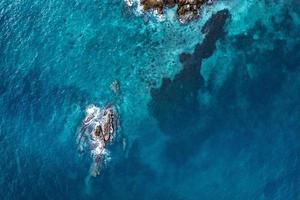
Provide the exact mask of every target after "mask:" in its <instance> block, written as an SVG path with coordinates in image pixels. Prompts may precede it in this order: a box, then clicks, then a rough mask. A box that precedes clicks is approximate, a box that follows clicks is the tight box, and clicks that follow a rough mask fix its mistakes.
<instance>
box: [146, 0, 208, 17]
mask: <svg viewBox="0 0 300 200" xmlns="http://www.w3.org/2000/svg"><path fill="white" fill-rule="evenodd" d="M140 3H141V6H142V8H143V10H144V11H149V10H154V11H156V12H157V13H158V14H163V13H164V10H165V8H173V7H176V6H177V10H176V15H177V18H178V19H179V21H180V22H181V23H187V22H189V21H190V20H192V19H195V18H196V17H197V16H198V14H199V10H200V8H201V7H202V6H203V5H205V4H212V3H213V0H141V1H140Z"/></svg>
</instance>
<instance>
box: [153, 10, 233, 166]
mask: <svg viewBox="0 0 300 200" xmlns="http://www.w3.org/2000/svg"><path fill="white" fill-rule="evenodd" d="M228 17H229V11H228V10H221V11H219V12H217V13H216V14H214V15H213V16H212V17H211V18H210V19H209V20H208V21H207V23H206V24H205V25H204V27H203V28H202V30H201V31H202V33H203V34H205V38H204V40H203V42H202V43H200V44H198V45H196V47H195V49H194V52H193V53H192V54H187V53H182V54H181V55H180V61H181V63H182V64H183V68H182V70H181V71H180V72H179V73H178V74H177V75H175V77H174V79H173V80H171V79H170V78H164V79H163V81H162V85H161V87H160V88H152V89H151V96H152V99H151V102H150V103H149V110H150V112H151V113H152V114H153V116H154V117H155V118H156V119H157V121H158V123H159V127H160V128H161V130H162V131H163V132H164V133H166V134H167V135H169V136H173V137H174V138H175V140H174V141H172V140H170V145H168V146H170V147H172V146H173V145H174V143H176V144H177V143H178V144H177V145H179V146H180V148H181V150H180V151H177V153H176V152H173V153H172V154H173V156H168V158H170V159H171V160H172V161H174V162H175V163H178V161H185V160H186V158H187V157H188V155H191V154H192V153H193V152H195V149H196V147H191V146H192V145H190V143H191V141H195V140H197V139H201V141H203V140H205V138H206V137H207V136H208V135H207V133H209V131H206V132H205V133H203V134H202V133H199V132H200V131H199V130H193V128H194V127H195V125H194V123H197V120H198V117H199V115H200V114H201V112H200V110H199V103H198V100H197V96H198V91H199V90H200V89H201V88H203V87H204V80H203V77H202V75H201V74H200V67H201V62H202V59H205V58H208V57H210V56H211V55H212V54H213V52H214V50H215V48H216V42H217V41H218V39H220V38H222V37H223V36H224V34H225V32H224V26H225V23H226V20H227V18H228ZM203 136H204V137H203ZM177 147H178V146H177ZM172 148H173V147H172ZM169 150H170V149H169ZM169 150H168V147H167V152H171V150H170V151H169Z"/></svg>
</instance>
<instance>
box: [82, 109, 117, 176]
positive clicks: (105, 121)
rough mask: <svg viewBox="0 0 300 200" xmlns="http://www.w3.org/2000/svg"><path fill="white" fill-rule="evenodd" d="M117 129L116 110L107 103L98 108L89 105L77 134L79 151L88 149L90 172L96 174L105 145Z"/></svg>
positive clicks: (104, 151) (104, 153) (103, 154)
mask: <svg viewBox="0 0 300 200" xmlns="http://www.w3.org/2000/svg"><path fill="white" fill-rule="evenodd" d="M116 129H117V111H116V109H115V107H114V106H112V105H108V106H105V107H104V108H102V109H101V108H99V107H96V106H94V105H91V106H89V107H88V108H87V110H86V117H85V118H84V120H83V122H82V125H81V127H80V130H79V131H78V135H77V141H76V142H77V145H78V149H79V151H81V152H83V151H85V150H88V151H90V154H91V156H92V159H93V163H92V165H91V169H90V174H91V175H92V176H97V175H98V174H99V168H100V165H101V163H102V162H103V159H104V157H105V155H106V154H107V149H106V147H107V145H108V144H109V143H110V142H112V141H113V139H114V137H115V134H116Z"/></svg>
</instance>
